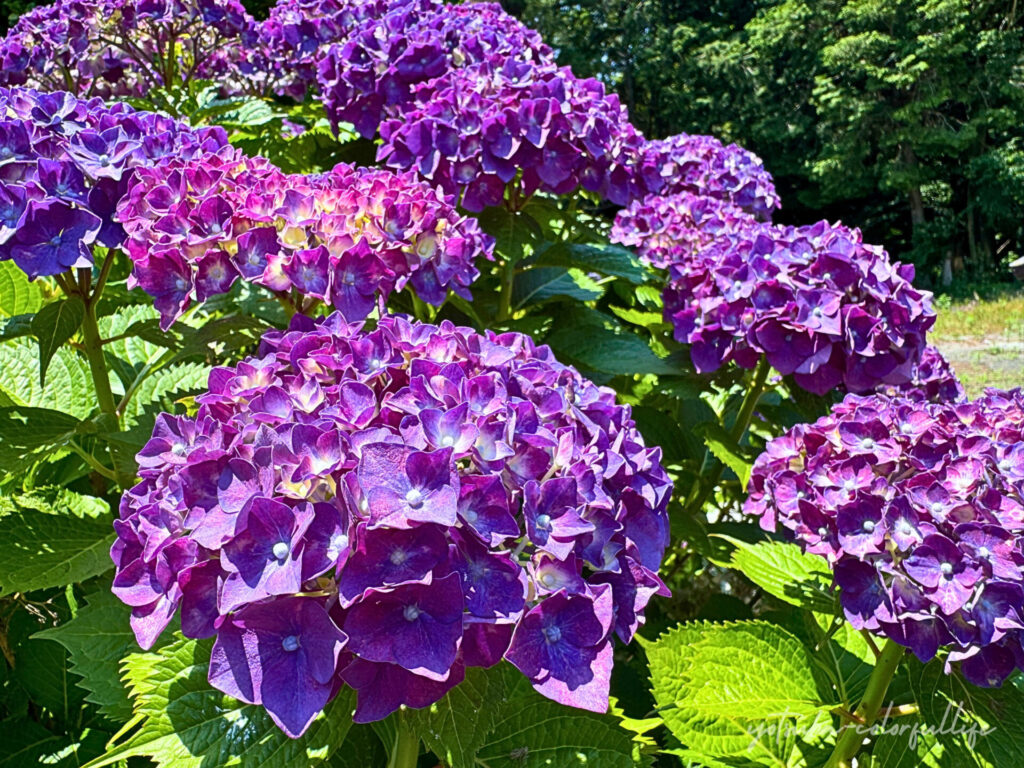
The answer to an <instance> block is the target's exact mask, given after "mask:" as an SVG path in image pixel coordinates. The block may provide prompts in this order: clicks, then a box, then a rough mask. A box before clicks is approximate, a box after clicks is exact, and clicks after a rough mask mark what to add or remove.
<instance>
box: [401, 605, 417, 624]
mask: <svg viewBox="0 0 1024 768" xmlns="http://www.w3.org/2000/svg"><path fill="white" fill-rule="evenodd" d="M402 615H403V616H405V620H406V621H416V619H418V618H419V617H420V609H419V607H418V606H415V605H407V606H405V608H404V610H403V611H402Z"/></svg>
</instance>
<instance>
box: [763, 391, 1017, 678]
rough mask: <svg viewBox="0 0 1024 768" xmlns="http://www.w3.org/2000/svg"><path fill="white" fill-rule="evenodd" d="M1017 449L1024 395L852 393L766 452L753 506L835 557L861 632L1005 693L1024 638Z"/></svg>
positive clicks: (770, 524)
mask: <svg viewBox="0 0 1024 768" xmlns="http://www.w3.org/2000/svg"><path fill="white" fill-rule="evenodd" d="M1022 442H1024V390H1019V389H1018V390H1014V391H1012V392H1000V391H998V390H988V392H987V393H986V394H985V396H984V397H982V398H980V399H978V400H975V401H971V402H967V401H961V400H954V401H943V402H939V403H929V402H927V401H926V400H921V399H914V398H906V397H888V396H885V395H873V396H870V397H858V396H855V395H849V396H847V398H846V399H845V400H844V401H843V402H842V403H840V404H839V405H837V406H836V407H835V408H834V409H833V411H832V413H831V414H829V415H828V416H826V417H824V418H822V419H820V420H819V421H817V422H816V423H814V424H809V425H801V426H798V427H795V428H794V429H793V430H791V431H790V432H789V433H787V434H786V435H783V436H782V437H779V438H776V439H775V440H773V441H771V442H770V443H769V444H768V446H767V449H766V452H765V453H764V454H763V455H762V456H761V457H760V458H759V459H758V460H757V462H756V463H755V465H754V469H753V472H752V474H751V478H750V484H749V486H748V488H749V492H750V497H749V499H748V501H747V502H746V505H745V510H746V511H747V512H748V513H749V514H755V515H758V516H760V518H761V524H762V526H763V527H764V528H766V529H768V530H775V529H776V527H778V526H781V527H782V528H783V529H785V530H786V531H787V532H789V533H790V535H791V536H793V537H794V538H795V539H796V540H797V541H798V542H799V543H800V544H802V545H803V546H804V547H805V548H806V549H807V551H809V552H813V553H815V554H818V555H821V556H823V557H826V558H827V559H828V560H829V561H830V563H831V564H832V566H833V571H834V573H835V581H836V584H837V585H838V586H839V588H840V600H841V603H842V606H843V610H844V612H845V614H846V617H847V619H848V620H849V621H850V623H851V625H852V626H853V627H854V628H857V629H868V630H871V631H872V632H877V633H879V634H882V635H885V636H887V637H889V638H891V639H893V640H895V641H896V642H898V643H901V644H902V645H905V646H907V647H908V648H910V649H911V650H913V652H914V653H915V654H916V655H917V656H918V657H919V658H921V660H922V661H928V660H929V659H931V658H932V657H933V656H935V654H936V653H937V652H938V651H939V649H940V648H946V649H948V650H949V651H950V653H949V656H948V659H949V661H950V662H956V661H961V662H962V664H961V665H960V669H961V671H962V672H963V674H964V676H965V677H967V679H968V680H970V681H971V682H973V683H976V684H978V685H999V684H1001V683H1002V681H1003V680H1004V679H1005V678H1006V677H1007V676H1008V675H1009V674H1010V672H1011V671H1012V670H1013V669H1014V667H1015V665H1018V664H1019V663H1020V661H1021V641H1022V639H1024V634H1022V630H1024V549H1022V545H1021V544H1022V534H1024V475H1022V474H1021V473H1019V472H1018V471H1017V470H1016V467H1017V461H1016V459H1010V458H1009V457H1010V456H1015V455H1016V453H1015V452H1016V451H1017V450H1018V448H1019V446H1020V445H1021V444H1022ZM1008 659H1009V660H1008Z"/></svg>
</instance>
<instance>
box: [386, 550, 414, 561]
mask: <svg viewBox="0 0 1024 768" xmlns="http://www.w3.org/2000/svg"><path fill="white" fill-rule="evenodd" d="M388 559H389V560H390V561H391V564H392V565H401V564H402V563H404V562H405V561H406V560H408V559H409V555H408V554H407V553H406V551H405V550H404V549H394V550H392V551H391V556H390V557H389V558H388Z"/></svg>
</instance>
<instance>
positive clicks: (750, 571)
mask: <svg viewBox="0 0 1024 768" xmlns="http://www.w3.org/2000/svg"><path fill="white" fill-rule="evenodd" d="M719 538H722V539H725V540H726V541H728V542H729V543H730V544H732V545H734V546H735V547H736V548H735V549H734V550H733V553H732V559H731V561H730V562H729V566H730V567H732V568H735V569H737V570H739V571H740V572H741V573H742V574H743V575H744V576H746V577H747V578H748V579H750V580H751V581H752V582H754V583H755V584H757V586H759V587H761V589H763V590H764V591H765V592H767V593H769V594H770V595H772V596H774V597H777V598H778V599H779V600H782V601H784V602H787V603H789V604H790V605H795V606H797V607H798V608H806V609H807V610H810V611H821V612H823V613H832V612H833V611H834V609H835V593H834V592H833V590H832V572H831V571H830V570H829V569H828V563H827V562H826V561H825V560H824V558H821V557H819V556H817V555H812V554H808V553H806V552H804V551H803V550H801V549H800V547H799V546H797V545H796V544H792V543H790V542H785V541H772V540H762V541H758V542H756V543H753V544H752V543H750V542H746V541H741V540H740V539H733V538H730V537H726V536H719Z"/></svg>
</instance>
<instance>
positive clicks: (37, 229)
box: [0, 88, 227, 278]
mask: <svg viewBox="0 0 1024 768" xmlns="http://www.w3.org/2000/svg"><path fill="white" fill-rule="evenodd" d="M226 145H227V136H226V135H225V133H224V131H223V130H222V129H220V128H202V129H195V130H194V129H191V128H189V127H188V126H187V125H185V124H183V123H180V122H178V121H176V120H172V119H171V118H168V117H164V116H162V115H156V114H152V113H149V112H138V111H135V110H133V109H131V108H130V107H128V106H126V105H124V104H115V105H113V106H109V107H108V106H106V105H104V104H103V102H102V101H100V100H99V99H92V100H89V101H84V100H79V99H77V98H75V97H74V96H72V95H71V94H69V93H65V92H56V93H38V92H36V91H33V90H30V89H26V88H11V89H6V88H0V260H7V259H13V260H14V262H15V264H17V265H18V267H19V268H21V269H22V270H23V271H24V272H25V273H26V274H27V275H28V276H29V277H30V278H36V277H39V276H41V275H44V276H45V275H56V274H60V273H62V272H66V271H67V270H69V269H71V268H73V267H84V266H89V265H91V264H92V263H93V255H92V247H93V246H94V245H102V246H106V247H108V248H113V247H116V246H119V245H120V244H121V243H122V242H123V240H124V230H123V229H122V228H121V225H120V224H119V223H118V221H117V219H116V216H115V209H116V207H117V204H118V201H119V200H120V199H121V197H122V196H123V195H124V194H125V192H126V190H127V188H128V186H129V185H130V183H131V181H132V179H133V178H134V175H135V173H136V171H137V170H138V169H139V167H140V166H143V165H150V164H152V163H154V162H156V161H157V160H159V159H160V158H163V157H167V156H173V157H175V158H188V157H191V156H194V155H197V154H203V153H206V152H212V151H216V150H217V149H218V148H219V147H223V146H226Z"/></svg>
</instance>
